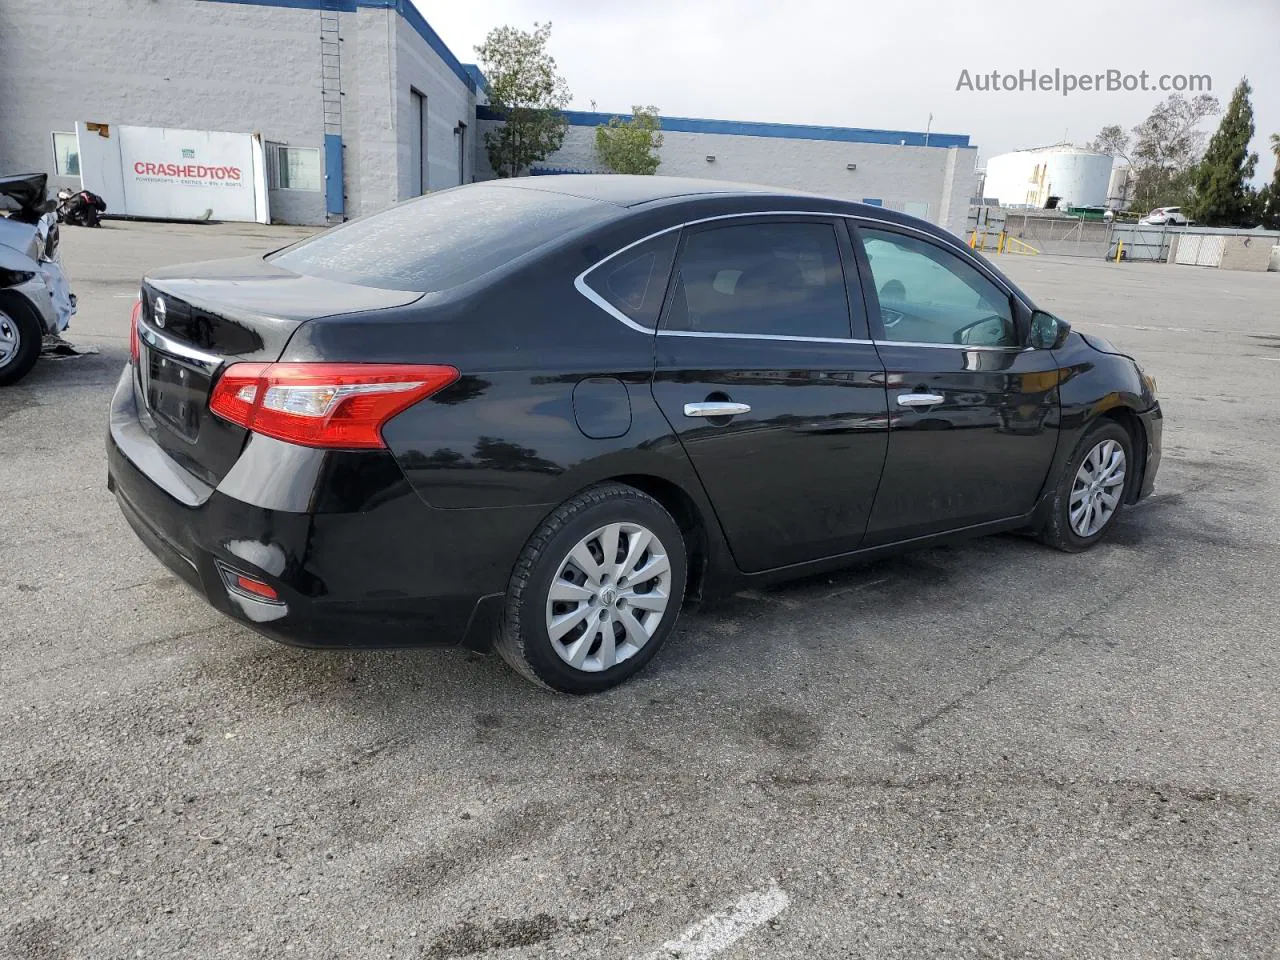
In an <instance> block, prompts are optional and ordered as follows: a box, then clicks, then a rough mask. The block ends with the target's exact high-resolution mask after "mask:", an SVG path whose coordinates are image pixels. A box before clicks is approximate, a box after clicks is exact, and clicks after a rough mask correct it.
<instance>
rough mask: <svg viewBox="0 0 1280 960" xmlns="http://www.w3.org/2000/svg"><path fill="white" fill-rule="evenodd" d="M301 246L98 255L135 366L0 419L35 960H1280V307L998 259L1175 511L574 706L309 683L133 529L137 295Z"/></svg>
mask: <svg viewBox="0 0 1280 960" xmlns="http://www.w3.org/2000/svg"><path fill="white" fill-rule="evenodd" d="M305 232H306V231H303V230H297V229H290V228H264V227H256V226H244V225H231V224H227V225H214V224H209V225H200V226H173V225H167V226H166V225H157V224H136V223H133V224H125V223H120V222H109V223H108V224H107V225H106V226H105V227H104V228H103V229H101V230H97V231H92V230H86V229H75V228H68V229H66V230H65V232H64V252H65V257H66V261H67V267H68V271H69V273H70V275H71V280H72V284H73V289H75V290H76V292H77V293H78V294H79V296H80V303H81V310H80V315H79V316H78V317H77V319H76V321H75V324H74V326H73V328H72V330H71V331H70V333H69V338H70V339H72V340H74V341H75V342H77V343H79V344H83V345H91V346H96V347H98V348H99V350H100V353H98V354H96V355H91V356H83V357H77V358H73V359H63V360H50V361H42V362H41V363H40V364H39V365H38V367H37V369H36V371H35V372H34V373H33V374H32V375H31V376H30V377H29V378H28V379H27V380H25V381H24V382H23V383H21V384H20V385H17V386H15V387H10V388H5V389H3V390H0V957H3V958H13V960H26V958H40V960H45V958H95V960H108V958H110V960H114V958H121V960H123V958H134V957H145V958H157V960H158V958H165V960H171V958H200V960H220V958H249V957H271V958H273V960H278V958H280V957H283V956H293V957H299V958H307V960H312V958H314V960H329V958H335V960H336V958H344V960H345V958H365V957H370V958H384V957H385V958H389V960H401V958H421V960H443V958H447V957H463V956H466V957H483V958H509V957H526V956H528V957H551V956H555V957H575V958H595V957H600V958H641V957H644V958H652V957H671V956H677V955H678V956H683V957H685V958H700V957H712V956H715V957H721V958H726V960H744V958H760V957H770V958H773V957H778V958H797V960H799V958H805V960H812V958H838V957H867V958H872V957H874V958H898V957H901V958H922V957H938V956H948V957H950V956H955V957H1010V958H1013V957H1024V958H1063V960H1068V958H1070V960H1079V958H1093V957H1116V958H1126V960H1128V958H1148V957H1149V958H1172V957H1178V958H1187V957H1230V958H1253V957H1268V956H1276V955H1277V944H1280V706H1278V699H1280V624H1278V621H1280V602H1278V601H1277V591H1278V590H1280V510H1278V509H1277V507H1278V505H1280V417H1278V416H1277V411H1278V410H1280V275H1277V274H1244V273H1231V272H1226V271H1218V270H1212V269H1199V268H1192V267H1170V266H1161V265H1150V264H1128V263H1124V264H1108V263H1103V262H1100V261H1083V260H1081V261H1071V260H1055V259H1052V258H1047V257H1027V258H1018V257H1005V258H1003V259H1002V260H1001V261H1000V264H1001V266H1002V267H1003V268H1004V269H1005V270H1006V271H1007V272H1008V273H1010V274H1011V275H1012V276H1013V277H1014V279H1015V280H1016V281H1018V282H1019V283H1020V284H1022V285H1023V286H1024V287H1025V288H1026V289H1027V290H1028V291H1029V292H1030V293H1031V295H1032V296H1033V297H1035V298H1036V299H1038V300H1039V301H1040V302H1041V304H1042V305H1043V306H1045V307H1046V308H1048V309H1050V310H1053V311H1054V312H1056V313H1059V314H1060V315H1062V316H1064V317H1066V318H1067V319H1069V320H1071V321H1072V322H1073V323H1075V324H1076V325H1077V326H1078V327H1079V328H1081V329H1083V330H1086V331H1094V332H1096V333H1099V334H1101V335H1103V336H1106V337H1108V338H1110V339H1111V340H1113V341H1114V342H1115V343H1116V344H1117V345H1119V346H1120V347H1122V348H1124V349H1128V350H1131V351H1133V352H1135V353H1136V354H1137V355H1138V356H1139V357H1140V358H1141V359H1142V361H1143V363H1144V365H1145V366H1146V369H1147V371H1148V372H1149V373H1151V374H1153V375H1154V376H1155V377H1156V379H1157V381H1158V384H1159V393H1160V395H1161V400H1162V403H1163V405H1164V409H1165V414H1166V427H1165V460H1164V465H1163V467H1162V469H1161V472H1160V477H1159V482H1158V484H1157V488H1156V490H1157V492H1156V494H1155V495H1154V496H1153V497H1152V498H1151V499H1150V500H1149V501H1148V502H1146V503H1144V504H1143V505H1141V506H1140V507H1138V508H1136V509H1134V510H1131V511H1129V512H1128V513H1127V514H1126V515H1125V516H1124V518H1123V520H1122V522H1121V523H1120V525H1119V526H1118V528H1117V529H1116V530H1115V531H1114V534H1113V536H1112V537H1111V539H1110V540H1109V541H1108V542H1106V543H1105V544H1103V545H1101V546H1100V547H1099V548H1097V549H1095V550H1093V551H1091V552H1089V553H1086V554H1080V555H1074V556H1069V555H1066V554H1062V553H1057V552H1054V551H1052V550H1049V549H1047V548H1045V547H1042V546H1040V545H1039V544H1037V543H1035V542H1033V541H1030V540H1028V539H1025V538H1022V537H1017V536H1001V537H995V538H990V539H986V540H980V541H975V542H972V543H968V544H964V545H959V546H954V547H950V548H945V549H931V550H926V551H923V552H919V553H915V554H911V555H907V556H903V557H900V558H896V559H892V560H886V561H882V562H878V563H874V564H870V565H867V566H863V567H860V568H856V569H853V570H850V571H848V572H844V573H840V574H835V575H830V576H823V577H818V578H813V579H809V580H806V581H803V582H800V583H796V584H791V585H788V586H784V587H779V588H776V589H771V590H767V591H759V592H755V591H750V592H747V593H743V594H741V595H738V596H735V597H732V598H729V599H727V600H724V601H721V602H718V603H716V604H714V605H711V606H704V607H701V608H690V609H687V610H686V611H685V612H684V615H683V617H682V619H681V621H680V623H679V625H678V627H677V629H676V632H675V633H674V635H673V636H672V638H671V640H670V642H669V643H668V645H667V647H666V649H665V650H664V651H663V652H662V654H661V655H660V656H659V657H658V659H657V660H656V661H655V662H654V664H653V665H652V667H651V668H650V669H649V670H648V671H646V672H645V673H643V674H642V675H641V676H639V677H638V678H637V679H636V680H635V681H634V682H632V683H630V684H628V685H626V686H625V687H623V688H621V689H619V690H616V691H613V692H611V693H609V694H606V695H604V696H599V697H595V698H589V699H572V698H567V697H562V696H555V695H552V694H549V693H547V692H545V691H543V690H539V689H536V688H534V687H532V686H530V685H529V684H527V683H525V682H524V681H522V680H520V679H519V678H518V677H516V676H515V675H514V674H513V673H511V672H510V671H509V670H507V669H506V668H505V667H504V666H503V665H502V663H501V662H500V661H499V660H498V659H497V658H496V657H484V656H480V655H476V654H469V653H464V652H460V651H449V650H416V651H399V652H368V653H338V654H335V653H323V652H314V651H301V650H294V649H290V648H286V647H283V646H278V645H276V644H273V643H271V642H270V641H267V640H265V639H262V638H260V637H258V636H257V635H255V634H253V633H251V632H250V631H248V630H246V629H243V628H241V627H239V626H237V625H235V624H234V623H232V622H230V621H229V620H227V619H224V618H223V617H221V616H220V615H218V614H216V613H214V612H213V611H212V610H210V609H209V608H208V607H207V606H206V605H205V604H204V602H203V601H202V600H200V599H199V598H198V597H196V596H195V595H194V594H193V593H191V592H190V591H189V590H188V589H187V588H186V587H185V586H184V585H183V584H181V583H180V582H179V581H178V580H176V578H174V577H173V576H171V575H169V574H168V573H167V572H166V571H165V570H164V568H163V567H161V566H160V564H159V563H158V562H157V561H155V560H154V559H153V558H152V557H151V556H150V554H149V553H148V552H147V551H146V550H145V548H144V547H143V546H142V545H141V544H140V543H139V542H138V541H137V540H136V538H135V537H134V535H133V534H132V532H131V531H130V529H129V528H128V526H127V525H126V523H125V521H124V520H123V518H122V517H121V516H120V514H119V512H118V510H117V509H116V506H115V503H114V502H113V499H112V497H111V496H110V495H109V494H108V492H107V490H106V487H105V477H106V470H105V455H104V449H103V444H104V434H105V429H106V409H107V401H108V398H109V395H110V392H111V389H112V386H113V384H114V382H115V380H116V377H117V375H118V373H119V370H120V368H121V365H122V364H123V363H124V362H125V361H126V359H127V355H128V321H129V310H130V306H131V304H132V300H133V297H134V295H135V293H136V289H137V281H138V278H139V276H140V275H141V274H142V273H143V272H144V271H146V270H147V269H149V268H153V267H157V266H160V265H163V264H168V263H175V262H181V261H185V260H197V259H205V258H208V257H212V256H226V255H232V254H236V253H241V252H252V251H265V250H269V249H272V248H274V247H276V246H280V245H282V244H283V243H285V242H289V241H290V240H291V239H293V238H295V237H297V236H300V235H303V234H304V233H305Z"/></svg>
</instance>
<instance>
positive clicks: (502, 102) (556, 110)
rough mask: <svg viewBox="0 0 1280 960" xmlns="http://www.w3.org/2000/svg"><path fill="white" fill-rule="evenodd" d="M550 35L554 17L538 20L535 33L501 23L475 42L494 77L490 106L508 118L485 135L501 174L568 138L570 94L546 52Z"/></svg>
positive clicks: (515, 171) (512, 172) (519, 169)
mask: <svg viewBox="0 0 1280 960" xmlns="http://www.w3.org/2000/svg"><path fill="white" fill-rule="evenodd" d="M550 37H551V24H550V23H544V24H537V23H535V24H534V25H533V32H532V33H529V32H526V31H524V30H520V29H518V28H516V27H497V28H495V29H493V30H490V31H489V35H488V36H486V37H485V40H484V43H482V44H480V46H478V47H476V55H477V57H478V58H479V60H480V67H481V69H482V70H483V71H484V75H485V78H486V79H487V80H488V81H489V91H488V92H489V106H491V107H492V108H493V109H494V110H496V111H498V112H500V113H502V114H503V115H504V118H505V120H506V122H505V123H504V124H503V125H502V126H501V127H498V128H497V129H495V130H492V131H490V132H488V133H486V134H485V135H484V146H485V151H486V152H487V153H488V155H489V165H490V166H492V167H493V169H494V171H495V172H497V174H498V176H500V177H516V176H519V175H520V174H521V173H523V172H524V171H526V170H528V169H529V165H530V164H532V163H535V162H537V161H538V160H545V159H546V158H547V157H548V156H549V155H550V154H552V153H555V151H557V150H559V149H560V145H561V144H562V143H564V134H565V129H566V126H567V124H566V121H565V117H564V114H563V113H561V112H560V111H562V110H563V109H564V108H565V107H566V106H568V104H569V100H570V99H571V95H570V93H569V88H568V86H567V85H566V83H565V80H564V77H562V76H560V74H559V73H558V72H557V70H556V61H555V58H554V57H552V56H551V55H550V54H549V53H547V41H548V40H549V39H550Z"/></svg>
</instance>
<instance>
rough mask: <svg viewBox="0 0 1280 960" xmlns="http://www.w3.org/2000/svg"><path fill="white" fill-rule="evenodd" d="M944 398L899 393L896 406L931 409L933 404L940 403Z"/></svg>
mask: <svg viewBox="0 0 1280 960" xmlns="http://www.w3.org/2000/svg"><path fill="white" fill-rule="evenodd" d="M945 399H946V397H940V396H938V395H937V394H936V393H900V394H898V406H900V407H932V406H933V405H934V404H935V403H941V402H942V401H943V400H945Z"/></svg>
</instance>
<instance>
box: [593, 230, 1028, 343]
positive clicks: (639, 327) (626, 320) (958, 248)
mask: <svg viewBox="0 0 1280 960" xmlns="http://www.w3.org/2000/svg"><path fill="white" fill-rule="evenodd" d="M747 217H825V218H828V219H830V218H832V217H839V218H840V219H842V220H852V221H854V222H855V225H856V224H857V223H881V224H884V225H885V226H887V227H894V228H897V229H899V230H906V231H909V232H911V233H916V234H919V235H920V236H921V237H923V238H925V239H926V240H930V241H933V242H934V243H937V244H939V245H940V246H945V245H946V244H948V243H949V244H951V245H952V246H954V247H955V251H954V252H962V251H967V250H968V248H967V247H965V246H964V244H962V243H961V242H960V241H959V240H958V239H957V240H949V239H948V238H945V237H938V236H936V235H934V234H932V233H930V232H929V231H927V230H921V229H920V228H919V227H913V226H911V225H909V224H905V223H896V222H894V221H893V220H882V219H880V218H879V217H869V216H866V215H864V214H858V213H840V212H839V211H833V210H751V211H745V212H743V213H722V214H718V215H716V216H714V217H699V218H698V219H696V220H686V221H684V222H683V223H677V224H676V225H675V226H671V227H664V228H663V229H661V230H655V231H654V232H653V233H650V234H647V235H645V236H643V237H641V238H640V239H639V240H634V241H632V242H631V243H629V244H627V245H626V246H625V247H622V248H621V249H618V250H615V251H614V252H613V253H611V254H609V255H608V256H607V257H602V258H600V259H599V260H597V261H596V262H595V263H593V264H592V265H591V266H589V267H587V269H585V270H583V271H582V272H581V273H580V274H578V275H577V276H576V277H575V278H574V280H573V286H574V288H575V289H576V290H577V291H578V292H579V293H580V294H582V295H583V296H584V297H586V298H587V299H588V300H589V301H591V302H592V303H594V304H595V305H596V306H597V307H599V308H600V309H601V310H603V311H604V312H605V313H607V314H609V316H611V317H613V318H614V319H615V320H617V321H618V322H619V323H621V324H623V325H624V326H626V327H629V328H631V329H632V330H635V331H636V332H637V333H644V334H648V335H649V336H655V335H656V336H659V337H697V338H700V339H723V340H784V341H796V342H799V343H854V344H886V345H888V344H897V345H899V346H908V347H941V348H942V349H944V350H1001V351H1013V350H1017V351H1022V350H1024V349H1030V348H1024V347H978V346H970V345H969V344H964V343H915V342H908V341H903V340H858V339H855V338H853V337H799V336H790V335H788V334H781V333H779V334H770V333H702V332H698V331H693V330H658V329H656V328H654V327H646V326H645V325H644V324H642V323H636V322H635V321H634V320H632V319H631V318H630V317H628V316H627V315H626V314H625V313H623V312H622V311H621V310H619V309H617V308H616V307H615V306H613V304H611V303H609V301H608V300H606V299H605V298H604V297H602V296H600V294H598V293H596V292H595V291H594V290H592V289H591V287H589V286H588V285H587V280H586V277H587V274H589V273H591V272H592V271H594V270H596V269H598V268H599V267H602V266H604V265H605V264H606V263H608V262H609V261H610V260H612V259H613V258H614V257H620V256H622V254H624V253H626V252H627V251H628V250H630V249H632V248H633V247H638V246H640V244H642V243H648V242H649V241H650V240H652V239H653V238H654V237H660V236H662V235H663V234H664V233H671V232H672V231H673V230H683V229H685V228H686V227H696V226H697V225H698V224H701V223H714V222H716V221H718V220H741V219H744V218H747ZM961 255H962V256H963V253H961ZM966 262H970V263H971V264H972V265H973V266H974V267H975V268H976V269H977V270H978V271H979V272H980V273H981V274H982V275H983V276H984V277H986V278H987V279H988V280H990V281H991V282H992V283H994V284H995V285H996V286H998V287H999V288H1000V289H1002V290H1004V291H1005V293H1007V294H1008V295H1009V296H1010V297H1012V298H1013V299H1015V300H1017V301H1018V302H1019V303H1021V304H1022V305H1023V306H1024V307H1026V308H1027V309H1028V310H1031V309H1033V308H1032V306H1031V304H1029V303H1027V301H1026V300H1024V299H1023V298H1022V297H1021V296H1019V295H1018V293H1017V292H1016V291H1015V290H1014V289H1013V288H1012V287H1010V286H1009V285H1008V284H1007V283H1005V282H1004V281H1003V280H1001V279H1000V278H999V277H996V276H994V275H993V274H991V273H989V272H988V271H986V270H985V269H983V267H982V263H981V261H979V260H978V259H977V258H976V257H974V258H972V259H971V260H970V261H966ZM673 269H674V265H673Z"/></svg>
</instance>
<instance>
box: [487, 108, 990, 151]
mask: <svg viewBox="0 0 1280 960" xmlns="http://www.w3.org/2000/svg"><path fill="white" fill-rule="evenodd" d="M563 112H564V116H565V119H566V120H567V121H568V122H569V124H570V126H575V127H598V126H601V125H603V124H607V123H608V122H609V121H610V120H611V119H612V118H614V117H619V118H621V119H624V120H625V119H627V118H628V117H630V116H631V114H630V112H627V113H593V112H591V111H588V110H565V111H563ZM476 119H478V120H501V119H502V114H501V113H500V112H498V111H496V110H494V109H492V108H491V107H485V106H483V105H482V106H478V107H477V108H476ZM659 119H660V120H661V122H662V131H663V132H664V133H713V134H723V135H728V136H739V137H776V138H781V139H786V140H832V141H836V142H841V143H884V144H891V145H894V146H898V145H903V144H905V145H906V146H909V147H924V146H928V147H944V148H945V147H970V148H971V149H976V148H972V147H971V145H970V143H969V135H968V134H965V133H932V132H930V133H923V132H921V131H918V130H874V129H869V128H864V127H823V126H812V125H809V124H802V123H761V122H753V121H741V120H709V119H703V118H699V117H665V116H664V117H661V118H659Z"/></svg>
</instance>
